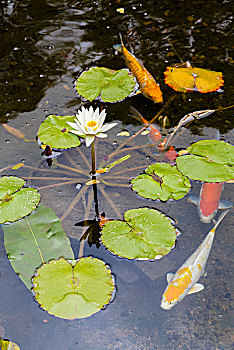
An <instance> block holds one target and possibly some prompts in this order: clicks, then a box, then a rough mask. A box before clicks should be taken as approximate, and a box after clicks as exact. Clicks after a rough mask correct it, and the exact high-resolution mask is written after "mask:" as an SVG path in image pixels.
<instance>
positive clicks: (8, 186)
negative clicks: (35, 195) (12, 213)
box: [0, 176, 25, 200]
mask: <svg viewBox="0 0 234 350" xmlns="http://www.w3.org/2000/svg"><path fill="white" fill-rule="evenodd" d="M24 184H25V181H24V180H23V179H20V178H19V177H14V176H3V177H2V178H1V179H0V200H2V199H3V198H4V197H5V196H6V195H11V194H13V193H15V192H16V191H17V190H19V189H20V188H22V187H23V186H24Z"/></svg>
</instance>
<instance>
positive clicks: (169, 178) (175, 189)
mask: <svg viewBox="0 0 234 350" xmlns="http://www.w3.org/2000/svg"><path fill="white" fill-rule="evenodd" d="M131 183H132V189H133V190H134V191H136V192H137V193H138V194H139V196H141V197H144V198H150V199H154V200H155V199H161V200H162V201H167V200H168V199H175V200H177V199H181V198H183V197H184V196H185V195H186V194H187V193H188V191H189V190H190V187H191V185H190V181H189V179H188V178H187V177H185V176H184V175H182V174H181V173H180V172H179V171H178V169H177V168H176V167H175V166H172V165H170V164H167V163H155V164H152V165H149V166H148V167H147V168H146V169H145V174H140V175H138V176H137V177H136V178H135V179H132V180H131Z"/></svg>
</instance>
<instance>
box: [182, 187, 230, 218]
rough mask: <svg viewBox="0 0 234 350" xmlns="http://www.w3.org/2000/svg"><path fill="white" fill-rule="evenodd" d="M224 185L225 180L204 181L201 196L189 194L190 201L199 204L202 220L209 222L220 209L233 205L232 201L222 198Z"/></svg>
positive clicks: (198, 208)
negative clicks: (217, 181)
mask: <svg viewBox="0 0 234 350" xmlns="http://www.w3.org/2000/svg"><path fill="white" fill-rule="evenodd" d="M223 186H224V184H223V182H220V183H213V182H210V183H207V182H204V183H203V184H202V186H201V191H200V195H199V198H198V197H197V196H195V195H191V196H189V201H190V202H192V203H194V204H196V205H197V211H198V215H199V217H200V220H201V221H202V222H204V223H209V222H210V221H211V219H213V217H214V216H215V214H216V213H217V210H218V209H227V208H231V207H232V203H230V202H228V201H224V200H220V197H221V193H222V190H223Z"/></svg>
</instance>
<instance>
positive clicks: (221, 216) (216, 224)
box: [211, 209, 230, 232]
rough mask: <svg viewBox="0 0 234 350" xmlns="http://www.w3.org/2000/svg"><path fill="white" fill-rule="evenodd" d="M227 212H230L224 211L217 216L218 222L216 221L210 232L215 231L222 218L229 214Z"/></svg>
mask: <svg viewBox="0 0 234 350" xmlns="http://www.w3.org/2000/svg"><path fill="white" fill-rule="evenodd" d="M229 210H230V209H227V210H225V211H224V212H223V213H222V214H221V215H220V216H219V218H218V220H217V221H216V223H215V225H214V227H213V229H212V230H211V231H213V232H214V231H215V230H216V228H217V226H218V225H219V224H220V222H221V221H222V220H223V218H224V216H225V215H226V214H227V213H228V212H229Z"/></svg>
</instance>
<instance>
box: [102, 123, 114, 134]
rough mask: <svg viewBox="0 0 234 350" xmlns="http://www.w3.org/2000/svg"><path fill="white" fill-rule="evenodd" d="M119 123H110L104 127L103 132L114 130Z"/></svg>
mask: <svg viewBox="0 0 234 350" xmlns="http://www.w3.org/2000/svg"><path fill="white" fill-rule="evenodd" d="M117 124H118V123H108V124H105V125H103V127H102V128H101V132H104V131H107V130H110V129H111V128H113V127H114V126H116V125H117Z"/></svg>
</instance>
